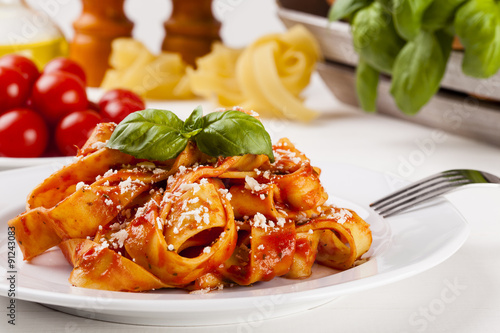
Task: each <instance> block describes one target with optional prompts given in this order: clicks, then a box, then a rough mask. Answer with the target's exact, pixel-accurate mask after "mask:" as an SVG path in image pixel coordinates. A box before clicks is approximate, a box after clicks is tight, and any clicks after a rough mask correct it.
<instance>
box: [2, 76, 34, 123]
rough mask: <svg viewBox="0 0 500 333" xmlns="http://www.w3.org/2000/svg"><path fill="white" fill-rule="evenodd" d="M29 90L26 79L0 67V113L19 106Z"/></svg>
mask: <svg viewBox="0 0 500 333" xmlns="http://www.w3.org/2000/svg"><path fill="white" fill-rule="evenodd" d="M29 90H30V85H29V82H28V79H26V78H25V77H24V76H23V75H22V74H21V73H20V72H19V71H18V70H16V69H13V68H7V67H0V113H2V112H3V111H6V110H9V109H12V108H16V107H18V106H21V105H22V104H23V103H24V101H25V100H26V98H27V97H28V95H29Z"/></svg>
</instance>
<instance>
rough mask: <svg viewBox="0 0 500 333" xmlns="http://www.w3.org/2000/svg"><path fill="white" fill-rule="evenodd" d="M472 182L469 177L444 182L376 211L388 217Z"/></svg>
mask: <svg viewBox="0 0 500 333" xmlns="http://www.w3.org/2000/svg"><path fill="white" fill-rule="evenodd" d="M471 183H472V182H471V181H470V180H468V179H463V180H460V181H456V182H453V183H444V184H443V185H442V186H439V187H437V188H433V189H431V190H429V191H425V192H418V193H416V194H415V195H413V196H411V197H404V198H402V199H405V200H403V201H399V202H395V203H394V204H392V205H390V206H387V207H385V208H382V209H375V211H378V213H379V214H380V215H382V216H383V217H388V216H391V215H394V214H396V213H399V212H401V211H404V210H406V209H408V208H411V207H413V206H416V205H417V204H420V203H423V202H425V201H427V200H430V199H432V198H434V197H436V196H439V195H442V194H445V193H447V192H449V191H451V190H453V189H454V188H456V187H460V186H462V185H465V184H471Z"/></svg>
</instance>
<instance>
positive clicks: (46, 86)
mask: <svg viewBox="0 0 500 333" xmlns="http://www.w3.org/2000/svg"><path fill="white" fill-rule="evenodd" d="M31 98H32V100H33V107H34V108H35V109H36V110H37V111H39V112H40V113H41V114H42V115H43V116H44V117H45V119H46V120H47V121H48V122H49V124H51V125H53V124H57V122H58V121H59V120H60V119H62V118H63V117H64V116H65V115H67V114H69V113H71V112H73V111H82V110H86V109H87V106H88V103H89V102H88V100H87V93H86V92H85V86H84V85H83V84H82V81H81V80H80V79H78V78H77V77H75V76H74V75H73V74H68V73H64V72H52V73H44V74H42V75H41V76H40V78H39V79H38V80H37V81H36V82H35V85H34V86H33V91H32V93H31Z"/></svg>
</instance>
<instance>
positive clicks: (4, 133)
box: [0, 108, 49, 157]
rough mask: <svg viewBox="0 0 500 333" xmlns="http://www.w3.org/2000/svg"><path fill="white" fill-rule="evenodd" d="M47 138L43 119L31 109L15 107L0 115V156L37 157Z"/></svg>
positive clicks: (42, 150)
mask: <svg viewBox="0 0 500 333" xmlns="http://www.w3.org/2000/svg"><path fill="white" fill-rule="evenodd" d="M48 138H49V131H48V129H47V125H46V124H45V121H44V120H43V118H42V117H41V116H40V115H39V114H38V113H36V112H35V111H33V110H30V109H26V108H15V109H12V110H9V111H7V112H5V113H4V114H2V115H1V116H0V156H7V157H38V156H40V155H42V153H43V152H44V150H45V148H46V147H47V142H48Z"/></svg>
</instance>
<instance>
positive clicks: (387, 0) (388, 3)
mask: <svg viewBox="0 0 500 333" xmlns="http://www.w3.org/2000/svg"><path fill="white" fill-rule="evenodd" d="M392 1H393V0H377V2H378V3H380V4H381V5H382V7H383V8H384V9H385V10H387V11H389V12H391V13H392V8H393V3H392Z"/></svg>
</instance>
